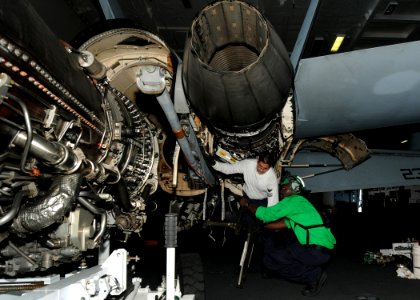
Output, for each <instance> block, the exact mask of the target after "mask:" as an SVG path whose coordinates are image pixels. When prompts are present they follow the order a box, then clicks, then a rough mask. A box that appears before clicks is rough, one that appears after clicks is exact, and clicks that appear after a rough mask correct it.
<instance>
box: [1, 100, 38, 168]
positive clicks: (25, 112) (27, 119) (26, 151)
mask: <svg viewBox="0 0 420 300" xmlns="http://www.w3.org/2000/svg"><path fill="white" fill-rule="evenodd" d="M7 97H8V98H9V99H11V100H13V101H15V102H17V103H18V104H19V106H20V108H21V109H22V112H23V118H24V119H25V126H26V134H27V139H26V143H25V147H24V148H23V153H22V160H21V161H20V169H21V171H22V172H24V173H28V174H30V173H32V172H31V171H30V170H26V169H25V165H26V159H27V158H28V154H29V148H30V147H31V143H32V125H31V117H30V116H29V112H28V109H27V108H26V104H25V103H24V102H23V101H22V100H20V99H19V98H17V97H15V96H13V95H11V94H8V95H7Z"/></svg>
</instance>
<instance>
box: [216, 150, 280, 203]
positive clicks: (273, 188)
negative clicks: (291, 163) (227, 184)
mask: <svg viewBox="0 0 420 300" xmlns="http://www.w3.org/2000/svg"><path fill="white" fill-rule="evenodd" d="M274 163H275V157H274V155H273V154H271V153H268V152H264V153H261V154H260V155H258V158H253V159H244V160H241V161H238V162H236V163H234V164H230V163H220V162H217V161H216V162H215V164H214V165H213V168H214V169H215V170H216V171H219V172H222V173H224V174H239V173H240V174H243V176H244V181H245V183H244V185H243V192H244V197H246V198H247V200H248V202H249V203H252V204H255V205H258V206H260V205H262V206H273V205H275V204H276V203H277V202H278V201H279V190H278V183H277V176H276V172H275V171H274V169H273V165H274Z"/></svg>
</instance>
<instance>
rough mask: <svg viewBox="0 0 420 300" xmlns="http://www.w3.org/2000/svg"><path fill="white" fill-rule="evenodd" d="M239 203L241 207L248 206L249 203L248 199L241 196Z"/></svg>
mask: <svg viewBox="0 0 420 300" xmlns="http://www.w3.org/2000/svg"><path fill="white" fill-rule="evenodd" d="M239 205H240V206H241V207H248V205H249V203H248V200H247V199H246V198H244V197H242V198H241V200H239Z"/></svg>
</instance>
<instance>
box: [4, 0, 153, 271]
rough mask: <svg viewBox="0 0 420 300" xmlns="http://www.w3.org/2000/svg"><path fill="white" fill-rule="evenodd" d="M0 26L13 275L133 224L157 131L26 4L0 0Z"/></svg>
mask: <svg viewBox="0 0 420 300" xmlns="http://www.w3.org/2000/svg"><path fill="white" fill-rule="evenodd" d="M22 20H25V21H24V22H22ZM0 28H1V32H0V96H1V99H0V135H1V140H2V142H3V143H2V145H1V154H0V157H1V164H0V194H1V195H0V199H1V203H0V240H1V245H2V246H1V249H0V253H1V255H2V261H1V263H0V270H1V272H2V273H4V274H7V275H16V274H20V273H26V272H30V271H40V270H46V269H49V268H50V267H54V266H58V265H60V264H62V263H66V262H74V261H80V260H81V259H82V258H83V257H84V256H85V253H86V252H87V251H88V250H90V249H98V248H101V246H102V245H103V243H104V241H106V240H107V239H109V231H110V229H111V228H116V229H118V230H120V231H123V232H125V233H131V232H140V231H141V230H142V226H143V224H144V222H145V221H146V207H147V205H148V204H147V201H148V197H149V195H150V194H152V193H154V192H155V191H156V189H157V186H158V179H157V165H158V158H159V147H158V141H157V136H158V130H157V129H156V127H155V126H154V125H153V124H152V123H151V122H149V120H148V119H147V118H146V116H145V115H144V114H143V113H142V112H141V111H140V110H139V109H138V107H137V106H136V105H135V104H134V103H133V101H131V100H130V99H129V98H128V97H127V95H130V93H129V92H127V90H122V91H121V90H119V89H118V88H125V87H122V86H120V85H118V84H116V85H113V82H112V81H110V80H109V79H108V78H107V77H106V76H105V67H104V65H103V64H102V63H100V62H99V61H98V60H97V59H96V58H95V57H94V56H93V55H92V54H91V53H90V52H88V51H85V50H84V49H74V48H72V47H71V46H69V45H68V44H66V43H64V42H60V41H59V40H58V39H57V38H56V37H55V36H54V34H53V33H52V32H51V30H50V29H49V28H48V27H47V26H46V25H45V24H44V22H43V20H42V19H41V18H40V17H39V16H38V15H37V13H36V12H35V11H34V10H33V8H31V6H30V5H28V3H26V1H18V2H15V1H8V0H7V1H2V2H1V4H0ZM119 36H120V37H122V36H123V34H121V32H119ZM129 38H135V35H133V34H132V32H128V33H126V35H124V36H123V39H129ZM134 43H135V42H134ZM131 45H133V43H131ZM154 62H156V61H155V60H154ZM112 70H113V71H115V72H116V70H117V68H116V67H114V68H113V69H112ZM117 87H118V88H117ZM123 92H124V93H123Z"/></svg>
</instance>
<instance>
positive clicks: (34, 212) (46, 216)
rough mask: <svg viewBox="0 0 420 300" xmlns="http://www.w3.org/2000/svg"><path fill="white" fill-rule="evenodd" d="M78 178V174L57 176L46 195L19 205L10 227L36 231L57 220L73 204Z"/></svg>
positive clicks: (77, 191) (17, 229) (79, 176)
mask: <svg viewBox="0 0 420 300" xmlns="http://www.w3.org/2000/svg"><path fill="white" fill-rule="evenodd" d="M80 180H81V175H80V174H71V175H65V176H58V177H57V178H56V179H55V180H54V182H53V183H52V185H51V187H50V189H49V193H48V194H47V195H45V196H43V197H40V198H38V199H37V200H35V201H34V202H27V203H25V204H24V205H23V206H22V207H21V209H20V211H19V214H18V215H17V217H16V218H15V220H14V221H13V224H12V229H13V230H14V231H16V232H19V233H28V232H37V231H39V230H41V229H44V228H46V227H48V226H50V225H52V224H54V223H56V222H59V221H60V220H61V219H62V218H63V217H64V216H66V215H67V214H68V213H69V211H70V209H71V207H72V205H73V204H74V202H75V200H76V197H77V195H78V194H79V187H80Z"/></svg>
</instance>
